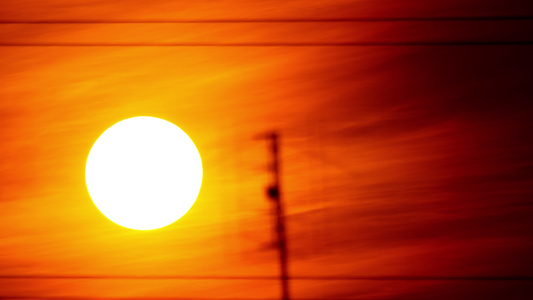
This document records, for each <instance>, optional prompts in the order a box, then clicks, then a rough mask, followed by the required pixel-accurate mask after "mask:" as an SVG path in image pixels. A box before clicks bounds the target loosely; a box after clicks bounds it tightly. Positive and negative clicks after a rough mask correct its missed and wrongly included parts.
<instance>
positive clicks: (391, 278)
mask: <svg viewBox="0 0 533 300" xmlns="http://www.w3.org/2000/svg"><path fill="white" fill-rule="evenodd" d="M0 279H61V280H68V279H87V280H279V276H218V275H206V276H181V275H154V276H150V275H81V274H67V275H55V274H34V275H31V274H30V275H15V274H4V275H0ZM287 279H288V280H295V281H296V280H301V281H533V276H397V275H390V276H388V275H385V276H290V277H288V278H287Z"/></svg>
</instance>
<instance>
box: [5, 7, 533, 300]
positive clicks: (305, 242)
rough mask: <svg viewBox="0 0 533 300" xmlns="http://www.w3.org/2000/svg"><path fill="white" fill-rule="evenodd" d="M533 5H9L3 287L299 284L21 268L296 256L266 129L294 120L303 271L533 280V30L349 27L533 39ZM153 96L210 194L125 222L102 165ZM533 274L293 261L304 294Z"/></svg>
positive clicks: (206, 294)
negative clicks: (92, 163) (282, 234)
mask: <svg viewBox="0 0 533 300" xmlns="http://www.w3.org/2000/svg"><path fill="white" fill-rule="evenodd" d="M525 3H527V2H526V1H514V2H513V3H509V2H504V1H472V0H469V1H442V2H441V3H431V4H430V3H428V1H421V0H420V1H410V2H407V1H384V0H381V1H309V0H307V1H254V2H250V1H236V0H233V1H230V0H225V1H218V2H216V3H210V2H207V1H194V2H192V3H189V2H181V3H180V2H178V1H164V0H158V1H151V2H150V3H149V4H147V3H146V1H109V2H103V1H59V0H58V1H2V7H0V19H1V20H3V21H19V22H27V21H45V20H53V21H72V20H89V21H90V20H118V21H120V20H127V21H131V20H213V19H217V20H227V19H258V18H259V19H276V20H277V19H317V18H323V19H324V18H375V17H378V18H394V17H397V18H403V17H448V16H525V15H529V16H531V15H533V8H532V7H531V5H529V6H526V5H525ZM482 4H483V5H482ZM531 24H532V21H530V20H521V21H516V20H515V21H497V22H495V21H475V22H471V21H470V22H469V21H455V22H422V23H419V22H375V23H374V22H370V23H368V22H359V23H358V22H355V23H353V22H352V23H349V22H348V23H347V22H330V23H316V22H306V23H269V22H267V23H179V24H168V23H167V24H20V23H19V24H12V23H10V24H6V23H4V24H0V66H2V73H1V80H0V99H1V101H0V126H1V128H2V129H1V130H0V139H1V140H2V144H1V146H0V168H1V169H0V170H1V173H0V228H1V229H0V298H6V299H8V298H9V297H12V298H15V297H19V298H20V297H28V299H29V298H31V297H181V298H195V299H196V298H198V299H201V298H204V299H205V298H209V299H213V298H224V299H228V298H247V299H265V298H268V299H272V298H277V297H278V296H279V289H278V287H279V286H278V282H277V281H276V280H199V279H189V280H117V279H105V280H96V279H13V278H10V277H9V276H12V275H14V276H23V275H32V274H33V275H35V274H44V275H65V274H67V275H68V274H78V275H139V276H144V275H156V276H163V275H177V276H204V275H209V276H211V275H213V276H215V275H216V276H276V275H277V274H278V273H277V272H278V265H277V253H276V249H275V248H274V247H273V246H272V243H273V239H274V234H273V233H272V225H273V223H272V219H271V216H270V215H269V212H270V207H269V202H268V201H267V199H266V198H265V194H264V187H265V186H266V184H267V183H268V173H267V171H266V166H267V162H268V158H269V156H268V152H267V148H266V146H267V145H266V143H265V142H262V141H258V140H255V139H254V136H256V135H257V134H260V133H264V132H266V131H269V130H272V129H276V130H278V131H279V132H280V134H281V136H282V140H281V143H282V144H281V147H282V169H283V175H282V176H283V188H284V194H283V196H284V201H285V205H286V210H287V222H288V224H287V226H288V231H289V232H288V237H289V255H290V273H291V274H292V275H293V276H496V277H500V276H526V277H527V276H530V278H531V276H533V274H532V273H531V269H532V267H533V262H532V261H531V254H530V253H531V252H532V251H533V241H532V239H531V230H530V229H529V228H532V226H531V225H533V224H532V222H533V221H532V220H533V218H532V212H533V209H532V204H531V196H532V195H533V188H532V187H533V185H532V183H533V182H532V177H531V170H532V166H533V159H532V158H531V153H532V151H533V143H532V141H533V139H532V138H531V132H533V128H532V125H531V124H532V123H531V121H530V120H531V119H532V117H533V110H532V106H531V96H532V95H533V93H532V90H531V80H532V77H531V70H532V67H533V65H532V62H533V61H532V60H531V58H530V56H531V52H532V50H533V48H532V47H533V46H531V45H485V46H465V45H455V46H453V45H440V46H439V45H437V46H436V45H433V46H420V45H417V46H394V45H388V46H387V45H385V46H353V45H351V46H339V45H336V46H335V45H331V44H335V43H352V44H354V43H365V42H372V43H379V42H383V43H395V42H402V41H403V42H406V41H407V42H414V43H425V42H435V41H436V42H465V41H476V42H487V41H488V42H509V41H519V42H520V41H522V42H523V41H529V44H531V40H532V39H531V34H530V32H531V30H529V29H530V28H531ZM80 43H81V44H85V45H81V46H80V45H74V44H80ZM95 43H96V44H113V45H114V46H102V45H100V46H96V47H94V46H88V44H89V45H90V44H95ZM140 43H149V44H150V43H151V44H153V43H166V44H168V43H178V44H191V43H192V44H210V45H203V46H198V45H197V46H183V45H181V46H176V45H174V46H170V47H167V46H164V47H154V46H153V45H152V46H150V47H139V46H138V44H140ZM221 43H230V44H234V45H229V46H228V45H222V46H214V45H213V44H221ZM250 43H251V44H264V43H267V44H268V43H270V44H276V46H265V45H263V46H260V45H259V46H257V45H256V46H250V45H249V44H250ZM287 43H289V44H291V43H297V44H298V43H300V44H302V43H303V44H315V45H314V46H310V45H307V46H294V45H292V46H291V45H286V44H287ZM36 44H41V45H42V44H46V45H48V46H46V47H45V46H37V45H36ZM120 44H122V45H124V44H135V45H136V46H133V47H123V46H120ZM242 44H246V45H248V46H242ZM316 44H326V45H323V46H317V45H316ZM24 45H26V46H24ZM28 45H33V46H28ZM117 45H119V46H117ZM139 115H149V116H155V117H160V118H163V119H166V120H168V121H171V122H173V123H174V124H176V125H178V126H179V127H180V128H182V129H183V130H184V131H185V132H187V133H188V135H189V136H190V137H191V138H192V139H193V140H194V141H195V143H196V145H197V147H198V150H199V151H200V154H201V155H202V159H203V165H204V183H203V186H202V190H201V192H200V196H199V198H198V200H197V202H196V204H195V205H194V206H193V208H192V209H191V211H189V212H188V213H187V214H186V215H185V216H184V217H183V218H182V219H180V220H179V221H178V222H176V223H174V224H173V225H171V226H168V227H166V228H163V229H160V230H155V231H148V232H140V231H134V230H129V229H126V228H123V227H120V226H117V225H115V224H113V223H111V222H110V221H109V220H107V219H106V218H105V217H104V216H103V215H102V214H100V212H99V211H98V210H97V209H96V208H95V206H94V205H93V204H92V201H91V199H90V197H89V195H88V193H87V190H86V187H85V179H84V172H85V169H84V168H85V162H86V158H87V155H88V153H89V150H90V148H91V146H92V144H93V143H94V141H95V140H96V139H97V138H98V136H99V135H100V134H101V133H102V132H103V131H104V130H105V129H107V128H108V127H109V126H111V125H113V124H114V123H116V122H118V121H120V120H122V119H125V118H128V117H133V116H139ZM2 275H5V276H2ZM532 293H533V291H532V289H531V281H530V280H529V281H527V280H526V281H491V282H485V281H416V280H415V281H346V280H329V281H321V280H317V281H309V280H294V281H291V294H292V295H293V296H294V298H295V299H322V298H329V299H332V298H334V299H337V298H349V299H452V298H453V299H503V298H505V299H528V298H530V297H531V296H533V294H532ZM504 295H505V296H504ZM491 297H492V298H491ZM502 297H503V298H502Z"/></svg>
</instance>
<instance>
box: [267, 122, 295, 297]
mask: <svg viewBox="0 0 533 300" xmlns="http://www.w3.org/2000/svg"><path fill="white" fill-rule="evenodd" d="M263 138H265V139H268V140H270V152H271V154H272V164H271V168H269V170H270V172H271V173H272V183H271V184H270V186H268V187H267V195H268V197H269V199H270V200H271V201H272V203H273V204H274V214H275V216H276V227H275V231H276V233H277V237H278V248H279V261H280V279H281V295H282V299H283V300H289V274H288V273H289V270H288V261H287V236H286V231H285V215H284V213H283V204H282V202H281V178H280V177H281V175H280V173H281V171H280V159H279V153H280V149H279V135H278V134H277V133H276V132H273V133H270V134H267V135H264V136H263Z"/></svg>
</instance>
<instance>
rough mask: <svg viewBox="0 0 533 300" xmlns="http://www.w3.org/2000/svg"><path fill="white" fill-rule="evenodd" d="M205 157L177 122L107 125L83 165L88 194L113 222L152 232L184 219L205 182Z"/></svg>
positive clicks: (140, 120) (146, 119) (139, 119)
mask: <svg viewBox="0 0 533 300" xmlns="http://www.w3.org/2000/svg"><path fill="white" fill-rule="evenodd" d="M202 173H203V171H202V161H201V158H200V154H199V153H198V150H197V149H196V146H195V145H194V143H193V141H192V140H191V139H190V138H189V136H187V134H186V133H185V132H183V131H182V130H181V129H180V128H179V127H177V126H176V125H174V124H172V123H170V122H168V121H165V120H162V119H158V118H154V117H134V118H130V119H126V120H123V121H120V122H118V123H116V124H115V125H113V126H111V127H110V128H108V129H107V130H106V131H105V132H104V133H103V134H102V135H101V136H100V137H99V138H98V139H97V140H96V142H95V143H94V145H93V147H92V148H91V151H90V152H89V157H88V158H87V165H86V169H85V179H86V183H87V189H88V190H89V194H90V196H91V198H92V200H93V202H94V204H95V205H96V207H98V209H99V210H100V211H101V212H102V213H103V214H104V215H105V216H106V217H107V218H108V219H110V220H111V221H113V222H115V223H117V224H119V225H121V226H124V227H128V228H131V229H139V230H150V229H156V228H161V227H164V226H167V225H169V224H171V223H173V222H175V221H176V220H178V219H179V218H181V217H182V216H183V215H184V214H185V213H186V212H187V211H188V210H189V209H190V208H191V207H192V205H193V204H194V201H195V200H196V198H197V196H198V193H199V192H200V186H201V184H202Z"/></svg>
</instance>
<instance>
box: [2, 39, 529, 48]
mask: <svg viewBox="0 0 533 300" xmlns="http://www.w3.org/2000/svg"><path fill="white" fill-rule="evenodd" d="M530 45H533V41H500V42H497V41H479V42H475V41H450V42H439V41H428V42H345V43H343V42H340V43H331V42H324V43H61V42H60V43H0V47H113V48H116V47H150V48H153V47H157V48H162V47H381V46H387V47H391V46H530Z"/></svg>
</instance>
